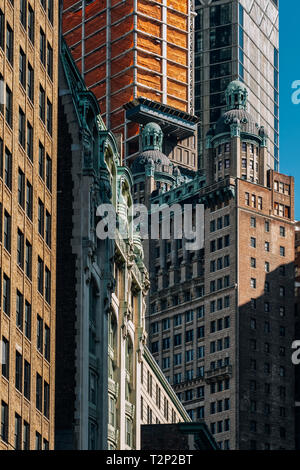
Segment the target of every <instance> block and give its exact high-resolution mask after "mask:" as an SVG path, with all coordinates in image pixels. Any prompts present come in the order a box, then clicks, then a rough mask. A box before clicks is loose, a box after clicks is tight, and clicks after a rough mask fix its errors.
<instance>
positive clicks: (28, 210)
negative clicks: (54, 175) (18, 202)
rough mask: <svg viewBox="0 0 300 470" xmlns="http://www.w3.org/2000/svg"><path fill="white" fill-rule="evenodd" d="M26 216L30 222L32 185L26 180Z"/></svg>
mask: <svg viewBox="0 0 300 470" xmlns="http://www.w3.org/2000/svg"><path fill="white" fill-rule="evenodd" d="M26 215H27V217H29V219H30V220H32V185H31V184H30V183H29V181H28V180H27V184H26Z"/></svg>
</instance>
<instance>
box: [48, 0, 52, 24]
mask: <svg viewBox="0 0 300 470" xmlns="http://www.w3.org/2000/svg"><path fill="white" fill-rule="evenodd" d="M47 13H48V19H49V21H50V23H51V24H53V0H48V12H47Z"/></svg>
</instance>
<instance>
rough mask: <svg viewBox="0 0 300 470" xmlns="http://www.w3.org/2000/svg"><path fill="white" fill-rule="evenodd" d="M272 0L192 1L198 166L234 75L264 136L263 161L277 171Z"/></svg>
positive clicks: (275, 35)
mask: <svg viewBox="0 0 300 470" xmlns="http://www.w3.org/2000/svg"><path fill="white" fill-rule="evenodd" d="M278 4H279V2H278V1H277V0H254V1H248V0H196V12H197V18H196V25H195V113H196V114H197V115H198V116H199V117H200V121H201V122H202V125H199V131H198V151H199V160H200V162H199V166H200V168H203V167H206V162H205V160H204V146H205V143H204V140H205V135H206V132H207V131H208V129H209V128H210V127H211V125H212V124H214V123H216V122H217V120H218V118H219V117H220V115H221V112H222V109H224V106H225V97H224V91H225V89H226V87H227V85H228V83H229V82H231V81H232V80H234V79H236V78H238V79H239V80H241V81H243V82H244V83H245V84H246V85H247V86H248V88H249V90H251V94H250V97H249V111H250V113H251V114H252V115H253V117H254V118H255V120H256V121H257V122H258V123H259V124H260V125H261V126H264V127H265V129H266V132H267V134H268V137H269V147H268V161H267V165H268V167H270V168H274V169H275V170H276V171H278V169H279V95H278V92H279V49H278V47H279V31H278V27H279V18H278V15H279V13H278Z"/></svg>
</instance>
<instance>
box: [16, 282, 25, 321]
mask: <svg viewBox="0 0 300 470" xmlns="http://www.w3.org/2000/svg"><path fill="white" fill-rule="evenodd" d="M23 306H24V297H23V294H21V292H19V291H18V290H17V297H16V324H17V327H18V328H20V330H23Z"/></svg>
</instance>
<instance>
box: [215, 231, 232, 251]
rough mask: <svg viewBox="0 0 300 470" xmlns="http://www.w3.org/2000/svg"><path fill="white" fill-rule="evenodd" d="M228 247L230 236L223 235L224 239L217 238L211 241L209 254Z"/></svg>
mask: <svg viewBox="0 0 300 470" xmlns="http://www.w3.org/2000/svg"><path fill="white" fill-rule="evenodd" d="M229 245H230V235H229V234H228V235H225V236H224V237H220V238H217V239H216V240H211V242H210V252H211V253H213V252H214V251H217V250H222V248H225V247H227V246H229Z"/></svg>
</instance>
